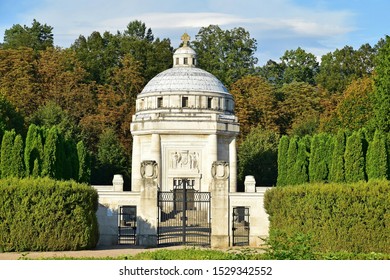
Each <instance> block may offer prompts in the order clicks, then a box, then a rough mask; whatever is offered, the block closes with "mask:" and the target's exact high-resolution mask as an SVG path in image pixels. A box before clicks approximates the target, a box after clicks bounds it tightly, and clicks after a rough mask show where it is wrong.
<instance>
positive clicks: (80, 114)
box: [0, 20, 390, 189]
mask: <svg viewBox="0 0 390 280" xmlns="http://www.w3.org/2000/svg"><path fill="white" fill-rule="evenodd" d="M52 30H53V28H52V27H51V26H48V25H46V24H41V23H40V22H38V21H36V20H33V22H32V24H31V26H26V25H24V26H22V25H19V24H15V25H13V26H12V28H10V29H8V30H6V31H5V34H4V43H3V44H1V45H0V137H1V138H2V136H3V135H4V133H5V131H10V130H15V133H16V134H19V135H21V138H22V139H26V137H27V131H28V128H29V127H30V126H31V124H34V125H36V126H38V127H40V128H42V129H43V130H45V129H46V130H49V129H51V128H52V127H53V126H56V130H58V133H60V134H61V135H62V137H63V138H64V141H70V140H71V141H72V142H73V143H80V141H81V142H82V143H84V145H85V147H86V149H87V150H88V154H89V155H90V163H89V165H90V168H91V174H90V178H89V179H88V181H90V182H91V183H92V184H110V183H111V180H112V176H113V174H116V173H121V174H123V175H124V176H125V179H126V187H127V188H128V189H129V178H130V176H131V148H132V137H131V134H130V129H129V127H130V122H131V116H132V115H133V113H134V112H135V99H136V96H137V94H138V93H140V92H141V91H142V88H143V87H144V86H145V85H146V83H147V82H148V81H149V80H150V79H152V78H153V77H154V76H155V75H157V74H158V73H160V72H162V71H164V70H165V69H168V68H170V67H171V66H172V54H173V52H174V47H173V46H172V45H171V41H170V39H169V38H163V39H160V38H155V36H154V35H153V32H152V30H151V29H150V28H148V27H147V26H146V24H145V23H143V22H141V21H132V22H130V23H129V24H128V25H127V27H126V28H125V29H124V30H123V31H117V33H115V34H112V33H110V32H104V33H103V34H101V33H99V32H97V31H96V32H92V33H91V34H90V35H89V36H87V37H85V36H79V38H77V39H75V41H74V43H73V44H72V45H71V46H70V47H69V48H60V47H56V46H54V43H53V42H54V40H53V39H54V38H53V33H52ZM190 45H191V47H192V48H193V49H194V50H195V51H196V52H197V55H198V67H200V68H202V69H204V70H206V71H208V72H210V73H212V74H214V75H215V76H216V77H217V78H218V79H220V80H221V81H222V83H224V84H225V86H226V87H227V88H228V90H229V91H230V93H231V94H232V95H233V96H234V98H235V102H236V108H235V114H236V116H237V117H238V119H239V122H240V130H241V133H240V136H239V139H238V160H239V165H238V169H239V170H238V173H239V184H240V185H241V186H242V184H243V179H244V176H245V175H248V174H253V173H261V174H264V176H262V178H263V180H262V181H261V182H260V183H259V184H262V185H275V184H276V177H277V148H278V143H279V139H280V138H281V137H282V136H283V135H288V136H299V137H304V136H305V135H315V134H317V133H321V132H327V133H332V134H336V133H337V132H338V131H339V130H350V131H355V130H359V129H361V128H365V129H367V131H371V132H372V133H373V131H375V130H381V131H383V132H389V130H390V119H389V118H390V117H389V116H390V112H389V111H390V100H389V97H390V75H389V73H390V70H389V69H390V37H388V36H385V37H384V38H381V39H379V40H378V42H377V44H376V45H375V46H371V45H369V44H364V45H362V46H361V47H360V48H359V49H354V48H352V47H351V46H345V47H344V48H342V49H336V50H334V51H333V52H329V53H327V54H325V55H323V56H322V57H321V59H317V58H316V57H315V55H313V54H311V53H309V52H306V51H305V50H304V49H302V48H300V47H298V48H297V49H295V50H286V51H285V53H284V55H283V56H282V57H280V60H279V61H274V60H269V61H268V62H267V63H266V64H265V65H262V66H259V65H258V64H257V62H258V59H257V58H256V57H255V53H256V51H257V48H258V46H257V42H256V40H255V39H254V38H252V37H251V35H250V34H249V32H248V31H247V30H245V29H244V28H242V27H237V28H233V29H230V30H223V29H221V28H220V27H219V26H217V25H210V26H208V27H203V28H200V30H199V32H198V33H197V35H196V36H195V38H194V39H193V40H192V41H191V42H190ZM1 138H0V139H1ZM18 141H19V142H20V139H19V140H18ZM19 145H20V144H19ZM259 153H261V155H260V154H259ZM264 178H265V179H264ZM84 181H85V180H84Z"/></svg>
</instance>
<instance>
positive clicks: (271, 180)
mask: <svg viewBox="0 0 390 280" xmlns="http://www.w3.org/2000/svg"><path fill="white" fill-rule="evenodd" d="M278 143H279V135H278V134H276V133H275V132H273V131H269V130H265V129H263V128H262V127H261V126H258V127H256V128H254V129H252V130H251V131H250V133H249V134H248V136H247V137H246V138H245V140H244V141H243V142H242V143H241V145H240V146H239V148H238V182H239V185H243V183H244V180H245V176H246V175H253V176H254V177H255V179H256V183H257V184H258V185H260V186H273V185H275V184H276V179H277V148H278Z"/></svg>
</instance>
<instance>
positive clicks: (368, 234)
mask: <svg viewBox="0 0 390 280" xmlns="http://www.w3.org/2000/svg"><path fill="white" fill-rule="evenodd" d="M264 205H265V209H266V211H267V213H268V214H269V220H270V232H272V231H277V232H278V234H277V235H276V236H277V238H278V242H284V243H288V242H290V241H289V240H291V238H292V237H294V236H295V235H297V234H303V235H305V236H310V237H311V241H312V243H311V246H312V249H313V250H314V251H316V252H317V251H318V252H339V251H347V252H352V253H370V252H377V253H387V254H388V253H390V231H389V228H390V209H389V207H388V206H389V205H390V182H389V181H386V180H379V181H378V180H372V181H369V182H359V183H354V184H336V183H333V184H320V183H318V184H310V185H309V184H306V185H300V186H288V187H284V188H273V189H271V190H269V191H267V192H266V194H265V201H264ZM274 238H275V237H274Z"/></svg>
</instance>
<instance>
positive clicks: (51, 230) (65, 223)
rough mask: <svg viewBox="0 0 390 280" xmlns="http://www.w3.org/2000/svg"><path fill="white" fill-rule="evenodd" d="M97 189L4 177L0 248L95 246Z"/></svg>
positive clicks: (0, 191) (0, 200)
mask: <svg viewBox="0 0 390 280" xmlns="http://www.w3.org/2000/svg"><path fill="white" fill-rule="evenodd" d="M97 207H98V195H97V192H96V190H94V189H93V188H91V187H90V186H87V185H85V184H79V183H76V182H74V181H55V180H52V179H49V178H37V179H32V178H30V179H16V178H11V179H2V180H0V248H1V249H2V250H3V251H57V250H79V249H88V248H94V247H95V246H96V244H97V241H98V238H99V232H98V224H97V218H96V214H95V213H96V210H97Z"/></svg>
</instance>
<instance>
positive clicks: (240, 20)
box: [14, 0, 354, 56]
mask: <svg viewBox="0 0 390 280" xmlns="http://www.w3.org/2000/svg"><path fill="white" fill-rule="evenodd" d="M43 1H44V2H43V3H41V2H40V5H39V6H36V8H35V9H33V10H30V11H28V12H26V13H24V15H23V18H24V19H25V20H26V22H32V19H33V18H35V19H37V20H38V21H39V22H41V23H46V24H48V25H50V26H53V27H54V30H53V32H54V38H55V44H56V45H60V46H63V47H68V46H69V45H70V44H71V43H73V42H74V41H75V40H76V39H77V37H78V36H79V35H80V34H81V35H84V36H88V35H90V34H91V33H92V32H93V31H99V32H104V31H110V32H113V33H115V32H116V31H118V30H119V31H123V30H124V29H125V28H126V26H127V24H128V23H129V22H130V21H132V20H135V19H137V20H142V21H143V22H145V23H146V25H147V26H148V27H151V28H152V29H153V32H154V34H155V36H156V37H160V38H165V37H167V36H177V37H180V35H181V33H182V32H183V31H184V30H186V31H187V32H189V33H190V32H192V33H193V34H192V35H195V34H196V33H197V31H198V30H199V28H201V27H206V26H208V25H210V24H217V25H219V26H221V27H222V28H223V29H227V28H233V27H238V26H242V27H244V28H245V29H247V30H248V31H249V32H250V34H251V36H252V37H254V38H255V39H256V40H257V41H258V42H261V47H262V48H263V50H264V53H274V56H275V55H276V53H277V52H279V54H277V56H280V53H281V52H284V50H287V49H292V48H294V45H293V42H295V43H296V42H297V41H298V42H299V45H300V46H301V47H303V48H304V47H305V45H307V46H308V47H311V48H318V49H320V48H327V46H325V45H326V44H327V43H334V42H335V41H337V40H339V39H340V38H342V37H344V36H346V35H348V34H349V33H350V32H351V31H353V30H354V26H353V22H352V19H353V17H354V15H353V14H352V13H350V12H348V11H340V10H338V11H337V10H329V9H326V8H323V7H321V8H313V7H311V8H308V7H303V6H300V5H298V4H296V3H294V0H272V1H270V0H245V1H242V0H197V1H190V2H188V3H184V2H183V1H181V0H165V1H154V0H116V1H106V0H94V1H87V0H67V1H54V0H43ZM38 2H39V1H38ZM14 23H23V24H24V22H14ZM171 39H172V42H173V43H176V41H175V40H176V38H171ZM272 40H278V42H279V45H278V46H276V45H275V44H271V43H270V42H271V41H272ZM319 45H321V46H319ZM271 46H272V47H275V46H276V48H277V49H269V48H270V47H271Z"/></svg>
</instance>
